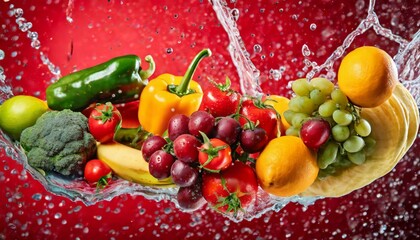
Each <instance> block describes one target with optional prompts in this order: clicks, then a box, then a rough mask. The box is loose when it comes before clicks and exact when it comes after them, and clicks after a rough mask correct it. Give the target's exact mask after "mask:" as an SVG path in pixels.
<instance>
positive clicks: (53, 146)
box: [20, 109, 96, 175]
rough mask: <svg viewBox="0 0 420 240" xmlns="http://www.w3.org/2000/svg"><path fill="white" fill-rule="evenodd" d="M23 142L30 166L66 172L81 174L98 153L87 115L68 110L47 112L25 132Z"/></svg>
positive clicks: (22, 136)
mask: <svg viewBox="0 0 420 240" xmlns="http://www.w3.org/2000/svg"><path fill="white" fill-rule="evenodd" d="M20 144H21V146H22V148H23V149H24V150H25V151H26V154H27V157H28V163H29V165H31V166H32V167H35V168H41V169H43V170H45V171H55V172H58V173H61V174H63V175H81V174H82V173H83V168H84V166H85V163H86V162H87V160H89V159H90V158H91V157H92V156H93V155H94V154H95V153H96V141H95V139H94V138H93V136H92V135H91V134H90V133H89V127H88V120H87V118H86V117H85V116H84V115H83V114H82V113H80V112H73V111H71V110H68V109H65V110H62V111H49V112H46V113H44V114H43V115H42V116H41V117H39V118H38V120H37V121H36V123H35V125H33V126H32V127H29V128H26V129H25V130H24V131H23V132H22V135H21V138H20Z"/></svg>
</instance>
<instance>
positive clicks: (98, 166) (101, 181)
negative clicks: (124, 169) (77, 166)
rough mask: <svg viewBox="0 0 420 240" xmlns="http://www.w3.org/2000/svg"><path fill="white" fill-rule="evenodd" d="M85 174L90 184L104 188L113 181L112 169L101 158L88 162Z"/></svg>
mask: <svg viewBox="0 0 420 240" xmlns="http://www.w3.org/2000/svg"><path fill="white" fill-rule="evenodd" d="M84 176H85V179H86V181H87V182H88V183H89V184H92V185H94V186H95V185H96V186H97V187H99V188H103V187H105V186H107V185H108V184H109V182H110V181H111V178H112V170H111V168H110V167H109V166H108V165H106V164H105V163H104V162H102V161H101V160H99V159H93V160H90V161H88V162H87V163H86V166H85V171H84Z"/></svg>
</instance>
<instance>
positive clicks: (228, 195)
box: [202, 161, 258, 214]
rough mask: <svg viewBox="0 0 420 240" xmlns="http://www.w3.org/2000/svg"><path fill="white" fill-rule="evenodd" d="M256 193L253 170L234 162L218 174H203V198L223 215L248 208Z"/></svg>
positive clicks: (256, 184) (256, 185) (241, 163)
mask: <svg viewBox="0 0 420 240" xmlns="http://www.w3.org/2000/svg"><path fill="white" fill-rule="evenodd" d="M257 191H258V183H257V178H256V175H255V173H254V170H253V169H252V168H251V167H250V166H248V165H246V164H245V163H243V162H240V161H236V162H234V163H233V164H232V165H231V166H229V167H228V168H227V169H225V170H223V171H220V172H219V173H213V172H204V174H203V187H202V192H203V197H204V199H206V200H207V202H208V204H210V205H211V206H212V207H214V208H215V209H217V210H218V211H221V212H224V213H232V212H233V213H234V214H236V213H237V212H238V211H239V210H243V209H245V208H246V207H248V206H250V205H251V204H252V203H253V202H254V201H255V199H256V196H257Z"/></svg>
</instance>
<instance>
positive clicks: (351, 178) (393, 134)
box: [301, 84, 419, 197]
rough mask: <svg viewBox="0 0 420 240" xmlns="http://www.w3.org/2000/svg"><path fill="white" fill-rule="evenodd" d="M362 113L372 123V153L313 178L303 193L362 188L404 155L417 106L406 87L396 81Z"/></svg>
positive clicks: (411, 137)
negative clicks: (363, 159)
mask: <svg viewBox="0 0 420 240" xmlns="http://www.w3.org/2000/svg"><path fill="white" fill-rule="evenodd" d="M361 114H362V117H364V118H366V119H367V120H368V121H369V122H370V124H371V126H372V133H371V134H372V137H373V138H374V139H375V140H376V146H375V150H374V152H373V154H372V155H371V156H370V157H368V158H367V160H366V162H365V163H364V164H362V165H359V166H352V167H349V168H347V169H344V170H343V171H342V172H341V173H339V174H338V175H334V176H329V177H326V178H325V179H322V180H319V179H318V180H316V181H315V182H314V183H313V184H312V185H311V186H310V187H309V188H308V189H307V190H306V191H305V192H303V193H302V194H301V195H302V196H323V197H340V196H343V195H346V194H348V193H350V192H352V191H354V190H356V189H359V188H362V187H364V186H366V185H368V184H370V183H371V182H373V181H375V180H376V179H378V178H380V177H382V176H384V175H386V174H387V173H389V172H390V171H391V170H392V169H393V168H394V167H395V165H396V164H397V163H398V162H399V161H400V160H401V159H402V158H403V157H404V155H405V154H406V153H407V151H408V150H409V148H410V147H411V145H412V144H413V143H414V140H415V139H416V136H417V133H418V128H419V110H418V107H417V105H416V102H415V100H414V98H413V97H412V96H411V94H410V93H409V91H408V90H407V89H406V88H405V87H404V86H403V85H402V84H398V85H397V87H396V88H395V90H394V92H393V94H392V96H391V97H390V98H389V99H388V100H387V101H386V102H385V103H383V104H382V105H380V106H378V107H375V108H364V109H362V112H361Z"/></svg>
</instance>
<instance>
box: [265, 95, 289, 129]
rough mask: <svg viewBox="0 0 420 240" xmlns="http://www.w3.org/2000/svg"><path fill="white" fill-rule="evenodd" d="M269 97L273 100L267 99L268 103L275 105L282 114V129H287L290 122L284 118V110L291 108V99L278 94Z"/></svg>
mask: <svg viewBox="0 0 420 240" xmlns="http://www.w3.org/2000/svg"><path fill="white" fill-rule="evenodd" d="M269 99H271V100H272V101H266V103H267V105H271V106H273V108H274V109H275V110H276V111H277V112H278V113H279V114H280V117H281V124H282V130H283V131H286V130H287V129H288V128H289V127H290V124H289V123H288V122H287V121H286V119H285V118H284V112H285V111H286V110H287V109H289V102H290V99H288V98H286V97H283V96H278V95H271V96H270V97H269Z"/></svg>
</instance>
